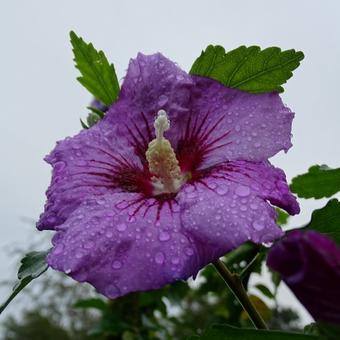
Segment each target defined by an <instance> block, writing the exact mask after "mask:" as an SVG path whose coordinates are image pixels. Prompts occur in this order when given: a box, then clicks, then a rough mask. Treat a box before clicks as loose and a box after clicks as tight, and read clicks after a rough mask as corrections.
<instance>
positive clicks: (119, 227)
mask: <svg viewBox="0 0 340 340" xmlns="http://www.w3.org/2000/svg"><path fill="white" fill-rule="evenodd" d="M126 228H127V226H126V224H125V223H119V224H118V225H117V230H118V231H125V230H126Z"/></svg>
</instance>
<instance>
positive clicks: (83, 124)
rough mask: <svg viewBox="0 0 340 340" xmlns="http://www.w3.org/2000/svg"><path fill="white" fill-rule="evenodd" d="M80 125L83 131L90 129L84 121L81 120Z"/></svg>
mask: <svg viewBox="0 0 340 340" xmlns="http://www.w3.org/2000/svg"><path fill="white" fill-rule="evenodd" d="M80 124H81V127H82V128H83V129H88V128H89V127H88V126H87V125H86V124H85V123H84V122H83V120H82V119H80Z"/></svg>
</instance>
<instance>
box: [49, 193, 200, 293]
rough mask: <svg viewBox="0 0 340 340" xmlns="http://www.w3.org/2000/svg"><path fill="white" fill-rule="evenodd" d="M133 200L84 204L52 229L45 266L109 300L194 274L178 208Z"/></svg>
mask: <svg viewBox="0 0 340 340" xmlns="http://www.w3.org/2000/svg"><path fill="white" fill-rule="evenodd" d="M159 208H160V206H159V202H157V201H156V200H155V199H145V198H142V197H141V196H140V195H138V194H132V193H117V194H114V195H105V196H102V197H100V198H98V199H88V200H87V201H85V202H83V203H82V204H81V205H80V206H79V208H78V209H77V210H76V211H74V212H73V213H72V214H71V215H70V216H69V218H68V219H67V221H66V222H65V223H64V224H63V225H62V226H59V227H58V228H57V234H56V236H55V237H54V239H53V244H54V248H53V250H52V252H51V254H50V255H49V257H48V263H49V264H50V265H51V267H53V268H54V269H57V270H60V271H63V272H65V273H67V274H69V275H70V276H72V277H73V278H74V279H76V280H78V281H87V282H89V283H91V284H92V285H93V286H94V287H96V289H97V290H98V291H99V292H101V293H102V294H104V295H106V296H107V297H109V298H115V297H118V296H120V295H124V294H127V293H129V292H133V291H143V290H149V289H156V288H159V287H162V286H163V285H165V284H167V283H170V282H172V281H174V280H178V279H186V278H188V277H189V276H191V275H192V274H196V273H197V271H198V270H199V266H198V264H199V263H198V261H197V258H196V257H195V256H194V251H193V245H192V244H191V241H190V240H189V238H188V237H186V236H185V235H184V234H182V233H181V227H180V217H179V207H178V206H177V205H176V204H175V202H172V203H171V204H170V205H169V203H167V202H164V204H163V205H162V208H161V209H159Z"/></svg>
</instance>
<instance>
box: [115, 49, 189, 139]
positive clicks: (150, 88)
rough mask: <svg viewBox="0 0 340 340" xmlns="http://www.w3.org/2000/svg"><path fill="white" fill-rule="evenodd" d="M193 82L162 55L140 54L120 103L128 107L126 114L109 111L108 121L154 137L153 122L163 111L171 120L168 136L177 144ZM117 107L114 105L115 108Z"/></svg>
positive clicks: (125, 82)
mask: <svg viewBox="0 0 340 340" xmlns="http://www.w3.org/2000/svg"><path fill="white" fill-rule="evenodd" d="M193 84H194V82H193V81H192V79H191V76H189V75H188V74H187V73H186V72H185V71H183V70H181V69H180V68H179V67H178V66H177V65H176V64H175V63H174V62H172V61H170V60H169V59H167V58H165V57H164V56H163V55H162V54H160V53H156V54H153V55H144V54H142V53H139V54H138V55H137V57H136V58H135V59H131V61H130V63H129V68H128V70H127V74H126V76H125V79H124V82H123V85H122V88H121V92H120V95H119V103H121V104H124V105H125V106H126V108H127V109H126V110H124V112H119V113H118V114H117V112H116V111H117V110H114V112H111V110H110V111H109V114H108V119H111V120H112V122H113V123H114V124H120V125H124V126H125V125H126V123H127V122H129V123H130V124H129V125H130V127H133V126H136V127H138V129H140V132H141V134H142V135H144V136H146V137H149V141H150V140H151V139H150V136H149V135H150V133H149V131H148V129H150V130H151V134H152V138H154V131H153V130H154V129H153V123H154V120H155V117H156V115H157V112H158V111H159V110H160V109H164V110H165V111H166V112H167V114H168V116H169V119H170V121H171V129H170V130H169V131H167V132H166V133H165V135H166V137H167V138H169V140H170V141H172V144H173V145H175V144H176V141H177V138H178V135H177V132H176V131H177V130H178V126H182V125H184V123H185V120H183V118H184V116H186V115H188V114H189V112H190V98H191V90H192V86H193ZM113 107H114V105H113Z"/></svg>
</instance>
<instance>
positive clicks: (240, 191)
mask: <svg viewBox="0 0 340 340" xmlns="http://www.w3.org/2000/svg"><path fill="white" fill-rule="evenodd" d="M235 194H236V195H237V196H240V197H246V196H248V195H249V194H250V189H249V187H246V186H244V185H239V186H238V187H237V188H236V190H235Z"/></svg>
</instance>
